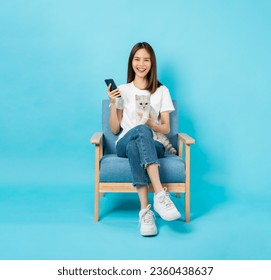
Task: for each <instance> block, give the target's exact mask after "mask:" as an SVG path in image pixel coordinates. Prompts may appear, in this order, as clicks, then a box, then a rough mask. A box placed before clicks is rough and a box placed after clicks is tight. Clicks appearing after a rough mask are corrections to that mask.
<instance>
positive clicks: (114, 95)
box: [107, 83, 121, 103]
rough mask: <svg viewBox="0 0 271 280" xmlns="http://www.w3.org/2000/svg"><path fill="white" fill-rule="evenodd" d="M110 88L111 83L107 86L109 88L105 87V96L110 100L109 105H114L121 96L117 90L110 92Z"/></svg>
mask: <svg viewBox="0 0 271 280" xmlns="http://www.w3.org/2000/svg"><path fill="white" fill-rule="evenodd" d="M110 88H111V83H110V84H109V86H108V87H107V95H108V97H109V99H110V103H115V102H116V98H118V97H120V96H121V93H120V90H119V89H118V88H116V89H114V90H112V91H111V90H110Z"/></svg>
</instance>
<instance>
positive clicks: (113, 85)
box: [104, 79, 117, 91]
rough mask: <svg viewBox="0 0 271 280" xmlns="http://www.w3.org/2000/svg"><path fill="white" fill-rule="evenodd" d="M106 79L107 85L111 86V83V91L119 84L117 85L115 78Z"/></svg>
mask: <svg viewBox="0 0 271 280" xmlns="http://www.w3.org/2000/svg"><path fill="white" fill-rule="evenodd" d="M104 81H105V83H106V85H107V86H109V85H110V84H111V87H110V91H112V90H114V89H116V88H117V86H116V84H115V82H114V80H113V79H105V80H104Z"/></svg>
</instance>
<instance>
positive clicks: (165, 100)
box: [107, 42, 181, 236]
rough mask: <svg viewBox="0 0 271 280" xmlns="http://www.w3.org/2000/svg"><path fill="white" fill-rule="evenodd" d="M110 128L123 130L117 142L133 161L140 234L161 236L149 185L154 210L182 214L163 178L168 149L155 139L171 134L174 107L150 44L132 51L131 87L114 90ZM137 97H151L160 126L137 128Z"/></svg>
mask: <svg viewBox="0 0 271 280" xmlns="http://www.w3.org/2000/svg"><path fill="white" fill-rule="evenodd" d="M110 87H111V85H109V86H108V88H107V93H108V97H109V99H110V128H111V131H112V132H113V133H114V134H118V133H119V132H120V130H121V129H122V131H121V133H120V135H119V137H118V139H117V141H116V151H117V155H118V156H119V157H126V158H128V159H129V163H130V167H131V172H132V179H133V186H134V187H136V188H137V192H138V196H139V200H140V205H141V210H140V212H139V219H140V233H141V235H143V236H151V235H156V234H157V227H156V225H155V221H154V213H153V212H152V210H151V205H150V204H149V201H148V184H149V181H151V183H152V186H153V188H154V192H155V193H154V210H155V211H156V212H157V213H158V214H159V215H160V216H161V217H162V218H163V219H164V220H167V221H172V220H176V219H179V218H180V216H181V215H180V213H179V211H178V210H177V209H176V207H175V205H174V203H173V202H172V201H171V199H170V197H169V194H168V192H167V191H166V188H163V186H162V184H161V182H160V177H159V170H158V168H159V160H158V158H160V157H163V156H164V152H165V149H164V146H163V144H162V143H160V142H158V141H156V140H154V139H153V133H152V130H153V131H156V132H160V133H163V134H167V133H169V131H170V120H169V113H170V112H172V111H174V106H173V104H172V100H171V97H170V94H169V91H168V89H167V88H166V87H165V86H164V85H162V84H161V83H160V82H159V81H158V79H157V69H156V57H155V53H154V51H153V48H152V47H151V46H150V45H149V44H148V43H146V42H143V43H137V44H136V45H135V46H134V47H133V48H132V50H131V53H130V57H129V61H128V78H127V84H124V85H121V86H119V87H118V88H117V89H115V90H113V91H110ZM136 95H150V102H151V106H152V107H153V108H154V109H155V111H156V113H157V115H159V116H160V123H161V124H157V123H156V122H155V121H153V120H151V119H148V121H147V122H146V124H145V125H136V99H135V96H136Z"/></svg>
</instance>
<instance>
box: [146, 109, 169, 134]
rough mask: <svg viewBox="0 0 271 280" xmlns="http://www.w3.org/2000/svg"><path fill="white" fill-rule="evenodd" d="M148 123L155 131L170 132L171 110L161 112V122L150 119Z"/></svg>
mask: <svg viewBox="0 0 271 280" xmlns="http://www.w3.org/2000/svg"><path fill="white" fill-rule="evenodd" d="M146 124H147V125H148V126H149V127H150V128H151V129H152V130H153V131H155V132H160V133H162V134H168V133H169V132H170V120H169V112H168V111H166V112H162V113H161V124H157V123H156V122H155V121H154V120H152V119H149V120H148V121H147V122H146Z"/></svg>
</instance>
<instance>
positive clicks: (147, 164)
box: [141, 161, 160, 169]
mask: <svg viewBox="0 0 271 280" xmlns="http://www.w3.org/2000/svg"><path fill="white" fill-rule="evenodd" d="M151 164H158V166H160V162H159V161H151V162H147V163H142V164H141V167H143V168H144V169H146V168H147V167H148V166H149V165H151Z"/></svg>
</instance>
